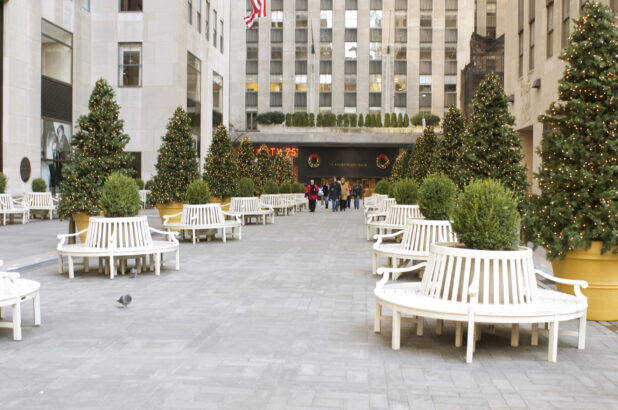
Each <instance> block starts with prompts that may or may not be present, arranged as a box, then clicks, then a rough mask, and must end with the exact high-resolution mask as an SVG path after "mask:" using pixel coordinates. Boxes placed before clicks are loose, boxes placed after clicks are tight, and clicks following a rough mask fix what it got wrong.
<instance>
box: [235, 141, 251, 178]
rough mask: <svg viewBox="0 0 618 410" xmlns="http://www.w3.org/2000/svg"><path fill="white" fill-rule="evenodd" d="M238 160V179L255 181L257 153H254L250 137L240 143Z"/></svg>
mask: <svg viewBox="0 0 618 410" xmlns="http://www.w3.org/2000/svg"><path fill="white" fill-rule="evenodd" d="M236 158H237V162H238V177H239V178H249V179H253V175H254V174H255V152H253V144H251V140H249V138H248V137H245V138H243V139H242V140H241V141H240V146H239V147H238V152H237V154H236Z"/></svg>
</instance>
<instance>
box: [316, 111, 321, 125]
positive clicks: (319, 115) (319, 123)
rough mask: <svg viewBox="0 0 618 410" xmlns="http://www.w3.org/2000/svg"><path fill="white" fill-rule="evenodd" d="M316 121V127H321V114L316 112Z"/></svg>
mask: <svg viewBox="0 0 618 410" xmlns="http://www.w3.org/2000/svg"><path fill="white" fill-rule="evenodd" d="M316 121H317V124H316V125H317V126H318V127H321V126H322V114H318V117H317V120H316Z"/></svg>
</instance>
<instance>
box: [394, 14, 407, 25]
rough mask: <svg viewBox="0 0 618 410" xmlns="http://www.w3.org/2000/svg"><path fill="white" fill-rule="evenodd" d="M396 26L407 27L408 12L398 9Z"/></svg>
mask: <svg viewBox="0 0 618 410" xmlns="http://www.w3.org/2000/svg"><path fill="white" fill-rule="evenodd" d="M395 27H396V28H407V27H408V12H406V11H397V12H395Z"/></svg>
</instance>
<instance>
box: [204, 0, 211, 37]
mask: <svg viewBox="0 0 618 410" xmlns="http://www.w3.org/2000/svg"><path fill="white" fill-rule="evenodd" d="M204 17H205V19H204V33H205V34H206V40H208V37H209V36H210V33H209V32H210V1H208V0H206V10H205V12H204Z"/></svg>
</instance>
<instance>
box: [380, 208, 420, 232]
mask: <svg viewBox="0 0 618 410" xmlns="http://www.w3.org/2000/svg"><path fill="white" fill-rule="evenodd" d="M422 217H423V216H422V215H421V211H420V210H419V209H418V205H391V207H390V208H389V209H388V211H387V213H386V219H385V220H384V222H385V223H386V224H387V225H401V226H402V227H403V226H405V224H406V222H408V219H410V218H422Z"/></svg>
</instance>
